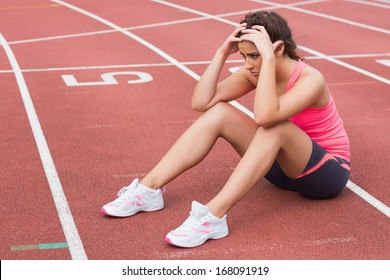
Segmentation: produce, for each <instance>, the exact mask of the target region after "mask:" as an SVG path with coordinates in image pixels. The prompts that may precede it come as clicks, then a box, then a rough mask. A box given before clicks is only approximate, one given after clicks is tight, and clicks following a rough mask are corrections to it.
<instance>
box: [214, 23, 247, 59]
mask: <svg viewBox="0 0 390 280" xmlns="http://www.w3.org/2000/svg"><path fill="white" fill-rule="evenodd" d="M245 28H246V23H242V24H240V25H238V26H237V27H236V28H235V29H234V31H233V33H232V34H230V35H229V37H228V38H227V39H226V41H225V42H224V43H223V44H222V46H221V47H220V48H219V50H220V51H221V52H222V53H223V54H224V55H227V56H229V55H231V54H234V53H236V52H237V51H238V45H237V43H238V42H241V41H242V40H241V38H238V37H236V36H237V34H238V33H239V32H240V31H243V30H245Z"/></svg>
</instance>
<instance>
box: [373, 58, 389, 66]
mask: <svg viewBox="0 0 390 280" xmlns="http://www.w3.org/2000/svg"><path fill="white" fill-rule="evenodd" d="M375 61H376V62H378V63H380V64H383V65H385V66H387V67H390V59H378V60H375Z"/></svg>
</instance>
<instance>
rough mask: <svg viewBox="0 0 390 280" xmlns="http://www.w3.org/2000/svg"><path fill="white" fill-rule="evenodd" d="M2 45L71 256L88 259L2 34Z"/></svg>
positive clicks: (32, 105)
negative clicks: (13, 75) (20, 97)
mask: <svg viewBox="0 0 390 280" xmlns="http://www.w3.org/2000/svg"><path fill="white" fill-rule="evenodd" d="M0 43H1V45H2V46H3V48H4V51H5V53H6V55H7V57H8V60H9V62H10V64H11V66H12V69H13V72H14V74H15V78H16V81H17V84H18V87H19V90H20V94H21V96H22V100H23V104H24V107H25V109H26V113H27V117H28V120H29V122H30V126H31V129H32V132H33V135H34V139H35V142H36V144H37V147H38V151H39V156H40V158H41V161H42V165H43V168H44V170H45V174H46V178H47V181H48V183H49V187H50V190H51V193H52V196H53V199H54V203H55V206H56V208H57V212H58V217H59V218H60V222H61V225H62V229H63V231H64V234H65V238H66V241H67V243H68V246H69V250H70V253H71V256H72V258H73V259H87V255H86V253H85V251H84V247H83V244H82V242H81V239H80V236H79V234H78V231H77V228H76V224H75V223H74V220H73V217H72V214H71V211H70V208H69V205H68V202H67V200H66V196H65V194H64V191H63V189H62V185H61V182H60V179H59V177H58V173H57V170H56V167H55V165H54V161H53V158H52V157H51V154H50V150H49V147H48V145H47V142H46V139H45V135H44V134H43V131H42V127H41V124H40V122H39V119H38V115H37V113H36V111H35V108H34V104H33V102H32V99H31V96H30V92H29V90H28V88H27V85H26V82H25V80H24V77H23V74H22V71H21V70H20V67H19V63H18V62H17V60H16V58H15V55H14V53H13V52H12V50H11V48H10V46H9V45H8V43H7V41H6V40H5V38H4V37H3V35H2V34H1V33H0Z"/></svg>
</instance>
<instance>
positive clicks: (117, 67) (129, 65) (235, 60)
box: [0, 44, 390, 74]
mask: <svg viewBox="0 0 390 280" xmlns="http://www.w3.org/2000/svg"><path fill="white" fill-rule="evenodd" d="M0 45H1V44H0ZM387 56H390V53H376V54H374V53H368V54H336V55H327V57H330V58H375V57H387ZM305 59H307V60H325V59H324V58H323V57H319V56H314V55H313V56H305ZM385 60H386V59H379V60H376V61H377V62H379V63H381V64H384V63H383V61H385ZM210 62H211V60H204V61H202V60H200V61H181V62H180V63H181V64H183V65H208V64H210ZM226 63H227V64H230V63H243V60H242V59H228V60H226ZM385 63H386V62H385ZM166 66H174V65H173V64H172V63H170V62H160V63H136V64H122V65H121V64H115V65H97V66H74V67H72V66H68V67H56V68H33V69H22V72H24V73H27V72H50V71H68V70H94V69H120V68H140V67H166ZM3 73H4V74H5V73H13V71H12V70H0V74H3Z"/></svg>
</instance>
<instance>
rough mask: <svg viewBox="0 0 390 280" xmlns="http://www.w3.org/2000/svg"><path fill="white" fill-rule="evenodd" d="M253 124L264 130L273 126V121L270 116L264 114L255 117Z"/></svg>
mask: <svg viewBox="0 0 390 280" xmlns="http://www.w3.org/2000/svg"><path fill="white" fill-rule="evenodd" d="M255 122H256V124H257V125H258V126H261V127H264V128H267V127H271V126H273V125H274V124H275V121H274V120H273V119H272V118H271V117H270V116H267V115H265V114H257V115H255Z"/></svg>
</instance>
